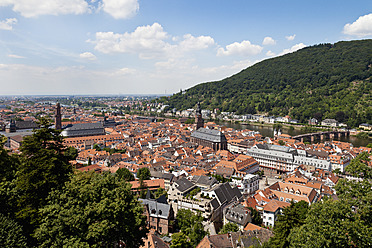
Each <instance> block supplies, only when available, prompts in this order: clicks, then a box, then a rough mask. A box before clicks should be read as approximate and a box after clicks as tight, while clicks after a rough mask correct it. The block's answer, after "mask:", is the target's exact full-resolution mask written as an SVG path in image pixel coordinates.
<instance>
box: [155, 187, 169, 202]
mask: <svg viewBox="0 0 372 248" xmlns="http://www.w3.org/2000/svg"><path fill="white" fill-rule="evenodd" d="M162 195H165V196H166V197H167V191H166V190H165V189H163V188H162V187H159V188H158V189H157V190H156V191H155V199H158V198H159V197H160V196H162Z"/></svg>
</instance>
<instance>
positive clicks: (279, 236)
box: [269, 201, 309, 248]
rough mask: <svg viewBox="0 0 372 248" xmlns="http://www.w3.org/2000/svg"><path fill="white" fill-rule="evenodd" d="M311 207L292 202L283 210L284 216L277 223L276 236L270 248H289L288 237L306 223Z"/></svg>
mask: <svg viewBox="0 0 372 248" xmlns="http://www.w3.org/2000/svg"><path fill="white" fill-rule="evenodd" d="M308 210H309V205H308V203H307V202H305V201H300V202H297V203H294V202H292V203H291V205H290V206H288V207H286V208H284V209H283V215H280V216H279V217H278V220H277V221H275V226H274V234H275V236H274V237H272V238H271V239H270V241H269V244H270V247H278V248H279V247H281V248H283V247H289V244H290V240H289V238H288V235H289V234H290V232H291V230H293V229H298V228H299V227H300V226H302V225H303V224H304V223H305V219H306V216H307V212H308Z"/></svg>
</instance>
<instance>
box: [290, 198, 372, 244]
mask: <svg viewBox="0 0 372 248" xmlns="http://www.w3.org/2000/svg"><path fill="white" fill-rule="evenodd" d="M292 230H293V231H292V232H291V234H290V235H289V240H290V247H304V248H310V247H314V248H315V247H332V248H333V247H334V248H337V247H340V248H341V247H371V245H372V229H371V223H368V222H366V221H365V220H363V219H362V218H361V216H360V215H359V214H358V211H356V210H355V209H354V208H353V206H352V204H350V202H348V201H345V200H338V201H334V200H332V199H326V200H324V201H323V202H319V203H316V204H314V205H313V206H312V207H311V209H310V211H309V213H308V215H307V218H306V224H304V225H302V226H301V227H300V228H294V229H292Z"/></svg>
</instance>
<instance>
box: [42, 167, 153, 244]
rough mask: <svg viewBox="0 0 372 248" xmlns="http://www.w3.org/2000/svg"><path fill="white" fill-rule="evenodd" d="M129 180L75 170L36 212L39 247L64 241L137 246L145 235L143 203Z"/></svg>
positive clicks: (106, 174) (107, 174) (63, 242)
mask: <svg viewBox="0 0 372 248" xmlns="http://www.w3.org/2000/svg"><path fill="white" fill-rule="evenodd" d="M130 188H131V186H130V184H128V183H126V182H125V181H123V180H119V179H118V178H117V177H115V176H114V175H112V174H109V173H104V174H96V173H93V172H92V173H78V174H76V175H75V176H74V177H73V178H72V180H71V181H70V182H68V183H66V187H64V188H63V189H59V190H54V191H52V192H51V194H50V196H49V197H48V202H47V205H46V206H45V207H43V208H42V209H41V210H40V212H41V215H42V219H41V225H40V227H39V228H38V229H37V230H36V235H35V236H36V238H37V239H38V241H39V242H40V244H41V246H40V247H62V246H63V245H66V244H79V245H80V244H81V245H89V247H114V246H115V245H117V244H118V242H119V241H120V240H121V241H123V242H124V243H125V244H126V247H139V246H140V245H141V244H142V238H143V237H145V236H146V233H147V229H146V219H145V216H144V215H143V207H142V205H141V204H140V203H139V202H138V201H137V199H136V198H135V197H134V196H133V194H132V193H131V191H130Z"/></svg>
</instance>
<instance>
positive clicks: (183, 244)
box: [170, 232, 192, 248]
mask: <svg viewBox="0 0 372 248" xmlns="http://www.w3.org/2000/svg"><path fill="white" fill-rule="evenodd" d="M191 247H192V246H191V244H190V242H189V241H188V238H187V236H186V234H184V233H183V232H179V233H174V234H173V235H172V244H171V245H170V248H191Z"/></svg>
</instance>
